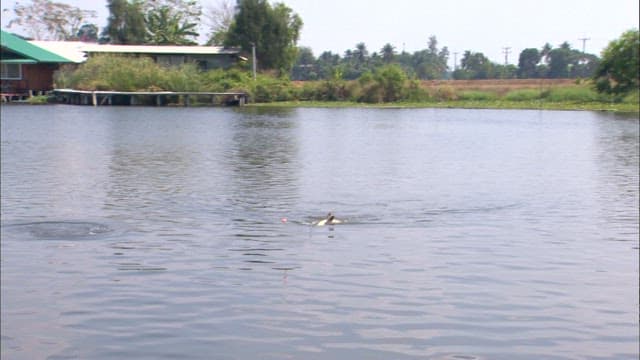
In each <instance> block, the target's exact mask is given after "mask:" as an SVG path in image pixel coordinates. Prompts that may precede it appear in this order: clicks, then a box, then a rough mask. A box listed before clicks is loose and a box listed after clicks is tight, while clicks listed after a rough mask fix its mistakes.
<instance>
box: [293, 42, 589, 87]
mask: <svg viewBox="0 0 640 360" xmlns="http://www.w3.org/2000/svg"><path fill="white" fill-rule="evenodd" d="M598 61H599V59H598V57H597V56H595V55H592V54H583V53H582V52H580V51H578V50H575V49H572V48H571V47H570V45H569V44H568V43H566V42H565V43H563V44H561V45H560V47H558V48H552V47H551V45H549V44H546V45H545V46H543V47H542V48H541V49H540V50H538V49H535V48H529V49H524V50H523V51H522V52H521V54H520V58H519V61H518V66H516V65H513V64H507V65H504V64H497V63H494V62H492V61H491V60H489V58H488V57H486V56H485V55H484V54H483V53H481V52H474V51H465V52H464V53H463V56H462V58H461V59H460V64H459V66H456V68H455V69H451V68H450V67H449V66H448V62H449V50H448V49H447V47H446V46H445V47H442V48H438V41H437V39H436V37H435V36H431V37H430V38H429V41H428V47H427V48H426V49H423V50H419V51H416V52H414V53H412V54H410V53H407V52H401V53H397V52H396V50H395V48H394V47H393V46H392V45H391V44H386V45H384V46H383V48H382V49H380V51H379V52H372V53H371V52H369V51H368V49H367V47H366V45H365V44H364V43H359V44H357V45H356V46H355V48H354V49H349V50H347V51H345V53H344V55H343V56H340V55H338V54H333V53H331V52H324V53H322V54H321V55H320V56H319V57H318V58H315V57H314V56H313V53H312V52H311V50H310V49H308V48H301V49H299V52H298V58H297V60H296V64H295V66H294V68H293V70H292V71H291V78H292V79H294V80H320V79H331V78H332V77H334V75H335V73H340V74H341V76H342V78H344V79H346V80H355V79H358V78H359V77H360V76H362V75H363V74H364V73H366V72H375V71H376V69H378V68H381V67H383V66H385V65H389V64H397V65H400V66H401V67H402V68H403V69H404V71H405V72H406V74H407V76H409V78H413V79H418V80H433V79H449V78H453V79H457V80H477V79H514V78H521V79H526V78H586V77H590V76H591V75H592V74H593V72H594V70H595V68H596V66H597V64H598Z"/></svg>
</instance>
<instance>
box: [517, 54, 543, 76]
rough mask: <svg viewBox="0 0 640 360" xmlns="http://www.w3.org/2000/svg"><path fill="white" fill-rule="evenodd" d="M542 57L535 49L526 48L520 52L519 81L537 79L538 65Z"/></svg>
mask: <svg viewBox="0 0 640 360" xmlns="http://www.w3.org/2000/svg"><path fill="white" fill-rule="evenodd" d="M541 58H542V56H541V55H540V51H538V49H536V48H528V49H524V50H522V52H520V58H519V59H518V77H519V78H521V79H531V78H536V77H538V69H537V67H538V63H539V62H540V59H541Z"/></svg>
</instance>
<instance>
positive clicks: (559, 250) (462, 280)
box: [1, 105, 639, 360]
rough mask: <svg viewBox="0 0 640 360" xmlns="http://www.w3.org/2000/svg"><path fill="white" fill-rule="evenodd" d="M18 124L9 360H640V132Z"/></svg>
mask: <svg viewBox="0 0 640 360" xmlns="http://www.w3.org/2000/svg"><path fill="white" fill-rule="evenodd" d="M1 124H2V129H1V130H2V132H1V135H2V153H1V156H2V157H1V160H2V161H1V166H2V168H1V175H2V178H1V180H2V181H1V186H2V193H1V199H2V203H1V205H2V207H1V210H2V213H1V214H2V238H1V239H2V240H1V251H2V257H1V270H2V294H1V301H2V314H1V315H2V329H1V330H2V358H3V359H163V358H166V359H177V358H180V359H449V360H471V359H637V358H638V355H639V354H638V352H639V351H638V346H639V318H638V308H639V301H638V281H639V279H638V276H639V275H638V253H639V250H638V226H639V225H638V205H639V200H638V199H639V195H638V192H639V190H638V184H639V180H638V170H639V165H638V157H639V156H638V142H639V140H638V136H639V131H638V129H639V122H638V117H637V116H631V117H628V116H622V115H612V114H606V113H594V112H555V111H498V110H453V109H442V110H434V109H254V108H133V107H131V108H130V107H121V108H119V107H98V108H93V107H81V106H64V105H57V106H15V105H13V106H12V105H9V106H3V107H2V120H1ZM329 211H331V212H333V213H334V214H335V215H336V216H337V217H339V218H341V219H342V220H344V223H343V224H339V225H334V226H325V227H314V226H311V223H312V222H313V221H314V220H317V219H320V218H322V217H324V216H325V215H326V213H327V212H329Z"/></svg>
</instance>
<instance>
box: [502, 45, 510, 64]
mask: <svg viewBox="0 0 640 360" xmlns="http://www.w3.org/2000/svg"><path fill="white" fill-rule="evenodd" d="M502 53H503V54H504V65H505V66H507V65H509V53H511V48H510V47H503V48H502Z"/></svg>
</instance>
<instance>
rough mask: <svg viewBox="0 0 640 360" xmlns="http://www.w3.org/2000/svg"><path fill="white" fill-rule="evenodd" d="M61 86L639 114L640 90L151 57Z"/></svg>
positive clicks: (308, 102) (99, 61)
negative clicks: (214, 65)
mask: <svg viewBox="0 0 640 360" xmlns="http://www.w3.org/2000/svg"><path fill="white" fill-rule="evenodd" d="M55 82H56V87H58V88H73V89H78V90H113V91H194V92H200V91H201V92H245V93H248V94H249V96H250V99H251V102H252V103H253V104H254V106H325V107H326V106H331V107H333V106H343V107H344V106H362V107H367V106H375V107H439V108H491V109H558V110H604V111H621V112H638V111H639V93H638V91H637V90H636V91H635V92H634V93H632V94H628V95H626V96H624V97H615V98H614V97H611V96H607V95H603V94H600V93H598V92H596V91H595V90H594V88H593V85H592V84H591V82H589V81H585V80H582V81H575V80H567V79H530V80H529V79H524V80H521V79H510V80H450V81H445V80H442V81H419V80H413V79H408V78H407V76H406V74H405V73H404V72H403V71H402V70H401V69H400V68H399V67H397V66H394V65H389V66H386V67H384V68H382V69H380V70H379V71H377V72H375V73H366V74H364V75H363V76H361V77H360V78H359V79H358V80H354V81H344V80H341V79H339V78H336V79H332V80H324V81H313V82H311V81H305V82H292V81H289V80H288V79H284V78H278V77H274V76H271V75H268V74H259V75H258V78H257V79H256V80H254V79H253V77H252V76H251V73H250V72H249V71H247V70H246V69H239V68H238V69H230V70H212V71H207V72H202V71H199V70H198V68H197V67H196V66H195V64H186V65H184V66H181V67H173V68H166V67H162V66H160V65H157V64H155V63H154V62H153V61H151V60H150V59H147V58H130V57H129V58H127V57H116V56H97V57H93V58H91V59H89V60H88V61H87V62H86V63H84V64H82V65H80V66H79V67H77V68H63V69H62V70H60V71H58V72H57V73H56V75H55Z"/></svg>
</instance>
